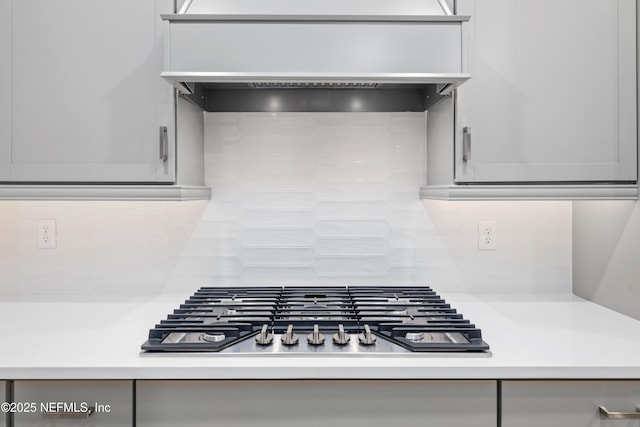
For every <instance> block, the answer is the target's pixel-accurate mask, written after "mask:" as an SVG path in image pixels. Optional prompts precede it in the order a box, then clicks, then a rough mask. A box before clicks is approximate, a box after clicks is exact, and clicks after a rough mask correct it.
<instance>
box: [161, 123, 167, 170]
mask: <svg viewBox="0 0 640 427" xmlns="http://www.w3.org/2000/svg"><path fill="white" fill-rule="evenodd" d="M168 158H169V134H168V133H167V127H166V126H160V159H161V160H162V161H163V162H166V161H167V159H168Z"/></svg>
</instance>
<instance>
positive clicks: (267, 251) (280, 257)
mask: <svg viewBox="0 0 640 427" xmlns="http://www.w3.org/2000/svg"><path fill="white" fill-rule="evenodd" d="M315 258H316V254H315V252H313V251H312V250H311V249H309V248H244V249H243V250H242V252H241V253H240V259H241V260H242V262H243V263H245V264H246V265H247V266H248V267H256V266H291V267H306V266H310V265H312V264H313V262H314V260H315Z"/></svg>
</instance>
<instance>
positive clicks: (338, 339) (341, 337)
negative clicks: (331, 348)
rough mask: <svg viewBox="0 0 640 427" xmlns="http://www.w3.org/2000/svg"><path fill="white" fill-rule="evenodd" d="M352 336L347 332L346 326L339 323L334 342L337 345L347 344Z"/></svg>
mask: <svg viewBox="0 0 640 427" xmlns="http://www.w3.org/2000/svg"><path fill="white" fill-rule="evenodd" d="M350 339H351V337H350V336H349V334H345V332H344V326H343V325H342V323H341V324H339V325H338V332H336V333H335V334H333V342H334V343H336V344H337V345H347V344H348V343H349V340H350Z"/></svg>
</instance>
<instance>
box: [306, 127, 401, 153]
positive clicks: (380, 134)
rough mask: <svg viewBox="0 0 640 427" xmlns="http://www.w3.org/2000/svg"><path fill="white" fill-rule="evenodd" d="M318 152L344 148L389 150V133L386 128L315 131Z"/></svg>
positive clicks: (322, 129)
mask: <svg viewBox="0 0 640 427" xmlns="http://www.w3.org/2000/svg"><path fill="white" fill-rule="evenodd" d="M315 134H316V138H317V141H318V150H322V151H325V150H324V149H323V148H322V147H331V148H333V149H337V150H339V149H340V147H341V146H344V147H353V146H357V147H362V148H363V149H367V147H368V148H369V149H372V150H383V149H386V150H388V149H390V148H391V133H390V132H389V130H388V129H387V128H386V127H383V126H376V127H335V128H318V129H316V133H315Z"/></svg>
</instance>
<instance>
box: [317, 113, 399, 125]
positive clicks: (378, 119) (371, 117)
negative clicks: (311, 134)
mask: <svg viewBox="0 0 640 427" xmlns="http://www.w3.org/2000/svg"><path fill="white" fill-rule="evenodd" d="M314 118H315V122H316V124H317V126H319V127H349V126H360V127H370V126H387V125H388V122H389V120H390V115H389V113H320V114H314Z"/></svg>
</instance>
